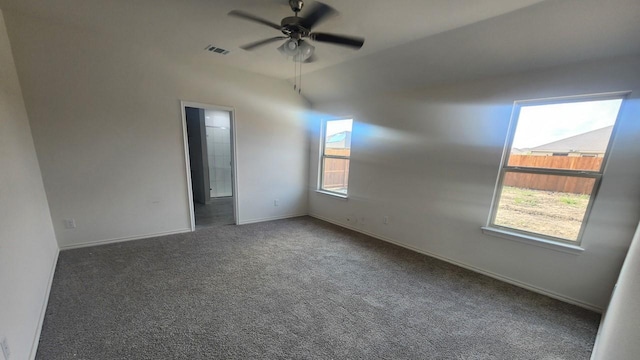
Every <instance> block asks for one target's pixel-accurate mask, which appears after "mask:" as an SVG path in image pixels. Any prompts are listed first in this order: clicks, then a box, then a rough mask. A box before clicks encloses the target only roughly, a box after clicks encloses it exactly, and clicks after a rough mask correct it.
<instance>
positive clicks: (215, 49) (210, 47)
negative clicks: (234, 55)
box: [204, 45, 229, 55]
mask: <svg viewBox="0 0 640 360" xmlns="http://www.w3.org/2000/svg"><path fill="white" fill-rule="evenodd" d="M204 49H205V50H207V51H211V52H212V53H218V54H222V55H227V54H228V53H229V50H225V49H223V48H219V47H215V46H213V45H207V47H206V48H204Z"/></svg>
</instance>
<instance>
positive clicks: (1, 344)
mask: <svg viewBox="0 0 640 360" xmlns="http://www.w3.org/2000/svg"><path fill="white" fill-rule="evenodd" d="M0 348H2V354H3V355H4V358H5V360H9V356H10V355H11V350H10V349H9V342H8V341H7V338H6V337H4V336H3V337H2V339H0Z"/></svg>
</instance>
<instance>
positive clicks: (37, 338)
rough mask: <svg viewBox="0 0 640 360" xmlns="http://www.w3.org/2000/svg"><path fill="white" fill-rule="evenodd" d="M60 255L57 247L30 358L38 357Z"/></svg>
mask: <svg viewBox="0 0 640 360" xmlns="http://www.w3.org/2000/svg"><path fill="white" fill-rule="evenodd" d="M58 255H60V250H59V249H56V255H55V257H54V259H53V264H52V265H51V270H50V272H49V280H48V281H47V291H46V292H45V295H44V299H42V308H41V309H40V318H39V319H38V327H37V328H36V334H35V336H34V338H33V343H32V344H31V352H30V353H29V359H31V360H33V359H35V358H36V353H37V352H38V344H39V343H40V333H41V332H42V325H43V324H44V317H45V315H46V314H47V305H48V304H49V294H51V286H52V285H53V276H54V275H55V272H56V265H57V264H58Z"/></svg>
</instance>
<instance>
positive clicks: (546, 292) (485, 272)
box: [309, 214, 603, 313]
mask: <svg viewBox="0 0 640 360" xmlns="http://www.w3.org/2000/svg"><path fill="white" fill-rule="evenodd" d="M309 216H311V217H314V218H316V219H320V220H322V221H326V222H329V223H332V224H335V225H338V226H341V227H344V228H347V229H350V230H353V231H355V232H359V233H361V234H365V235H368V236H371V237H373V238H376V239H378V240H382V241H385V242H388V243H391V244H394V245H398V246H400V247H403V248H405V249H409V250H411V251H415V252H417V253H420V254H424V255H427V256H430V257H433V258H436V259H439V260H442V261H445V262H448V263H450V264H453V265H456V266H459V267H461V268H465V269H468V270H471V271H473V272H477V273H479V274H482V275H486V276H489V277H491V278H494V279H497V280H500V281H503V282H506V283H509V284H511V285H515V286H518V287H521V288H523V289H527V290H530V291H533V292H535V293H538V294H542V295H545V296H548V297H550V298H554V299H557V300H560V301H563V302H566V303H569V304H573V305H576V306H579V307H581V308H585V309H587V310H591V311H595V312H597V313H602V312H603V309H602V308H601V307H599V306H596V305H593V304H589V303H586V302H584V301H580V300H577V299H574V298H571V297H568V296H564V295H561V294H558V293H556V292H553V291H549V290H546V289H542V288H539V287H537V286H534V285H530V284H527V283H524V282H521V281H519V280H515V279H512V278H509V277H506V276H503V275H500V274H496V273H494V272H491V271H488V270H484V269H481V268H478V267H475V266H473V265H469V264H465V263H462V262H459V261H456V260H453V259H450V258H447V257H444V256H441V255H438V254H435V253H432V252H429V251H425V250H422V249H418V248H415V247H413V246H409V245H405V244H403V243H401V242H398V241H396V240H393V239H391V238H388V237H385V236H382V235H378V234H374V233H371V232H368V231H364V230H362V229H358V228H356V227H353V226H351V225H348V224H344V223H341V222H339V221H336V220H333V219H329V218H326V217H324V216H320V215H318V214H309Z"/></svg>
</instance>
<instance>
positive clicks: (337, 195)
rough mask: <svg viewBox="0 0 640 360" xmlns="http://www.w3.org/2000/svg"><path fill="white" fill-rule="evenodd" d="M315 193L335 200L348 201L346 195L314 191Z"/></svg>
mask: <svg viewBox="0 0 640 360" xmlns="http://www.w3.org/2000/svg"><path fill="white" fill-rule="evenodd" d="M316 193H318V194H324V195H329V196H333V197H334V198H337V199H340V200H347V199H349V198H348V197H347V195H343V194H337V193H333V192H329V191H323V190H316Z"/></svg>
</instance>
